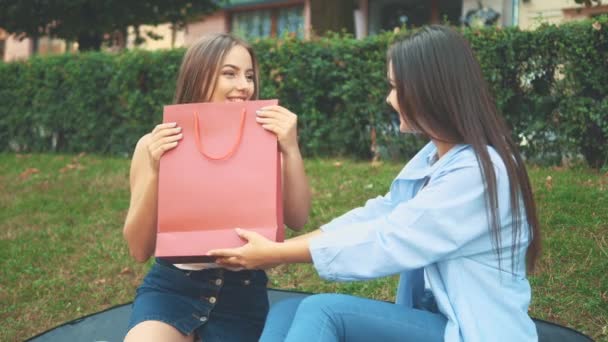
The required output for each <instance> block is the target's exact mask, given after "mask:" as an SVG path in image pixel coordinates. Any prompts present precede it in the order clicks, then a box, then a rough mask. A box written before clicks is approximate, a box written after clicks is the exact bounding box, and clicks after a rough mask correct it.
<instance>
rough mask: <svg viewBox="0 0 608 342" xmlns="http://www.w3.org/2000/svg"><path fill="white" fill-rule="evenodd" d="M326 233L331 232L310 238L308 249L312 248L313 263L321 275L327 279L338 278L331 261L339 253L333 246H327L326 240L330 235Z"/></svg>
mask: <svg viewBox="0 0 608 342" xmlns="http://www.w3.org/2000/svg"><path fill="white" fill-rule="evenodd" d="M321 229H322V228H321ZM324 235H330V234H328V233H323V234H322V235H320V236H315V237H314V238H312V239H311V240H310V244H309V246H308V249H309V250H310V256H311V258H312V263H313V265H314V267H315V269H316V270H317V273H318V274H319V276H320V277H321V278H323V279H327V280H336V274H335V272H333V271H332V269H331V263H332V261H333V260H334V258H335V257H336V255H337V253H336V252H335V251H332V250H331V248H327V247H326V246H325V244H326V242H325V241H324V240H325V239H327V238H328V236H324Z"/></svg>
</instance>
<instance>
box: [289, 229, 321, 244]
mask: <svg viewBox="0 0 608 342" xmlns="http://www.w3.org/2000/svg"><path fill="white" fill-rule="evenodd" d="M321 233H323V231H321V230H320V229H316V230H313V231H312V232H310V233H306V234H302V235H298V236H295V237H292V238H291V239H287V240H285V242H292V241H300V240H310V239H312V238H313V237H315V236H317V235H319V234H321Z"/></svg>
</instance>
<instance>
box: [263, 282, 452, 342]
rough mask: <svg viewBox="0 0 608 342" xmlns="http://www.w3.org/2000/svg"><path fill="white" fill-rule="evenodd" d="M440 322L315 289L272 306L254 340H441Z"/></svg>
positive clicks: (429, 314)
mask: <svg viewBox="0 0 608 342" xmlns="http://www.w3.org/2000/svg"><path fill="white" fill-rule="evenodd" d="M446 322H447V320H446V318H445V316H443V315H442V314H440V313H433V312H430V311H426V310H420V309H414V308H411V307H407V306H403V305H397V304H392V303H388V302H381V301H377V300H372V299H366V298H360V297H353V296H347V295H341V294H319V295H313V296H310V297H305V298H297V299H286V300H283V301H281V302H278V303H277V304H275V305H273V306H272V307H271V309H270V313H269V315H268V318H267V320H266V326H265V327H264V331H263V333H262V337H261V338H260V341H261V342H271V341H272V342H274V341H286V342H293V341H319V342H325V341H348V342H355V341H362V342H363V341H366V342H367V341H443V333H444V330H445V326H446Z"/></svg>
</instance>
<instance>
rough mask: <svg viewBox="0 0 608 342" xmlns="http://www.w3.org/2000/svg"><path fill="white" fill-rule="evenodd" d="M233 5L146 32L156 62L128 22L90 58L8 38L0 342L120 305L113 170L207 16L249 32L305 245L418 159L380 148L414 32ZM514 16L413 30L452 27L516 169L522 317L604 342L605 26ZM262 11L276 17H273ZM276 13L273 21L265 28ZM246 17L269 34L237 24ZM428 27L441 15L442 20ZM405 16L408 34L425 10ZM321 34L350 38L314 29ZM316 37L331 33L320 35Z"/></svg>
mask: <svg viewBox="0 0 608 342" xmlns="http://www.w3.org/2000/svg"><path fill="white" fill-rule="evenodd" d="M153 2H154V1H149V3H153ZM238 2H239V1H237V2H236V3H237V4H232V5H225V6H224V7H221V6H220V7H217V6H215V5H214V6H215V7H213V6H212V7H209V6H210V5H209V3H205V2H204V1H201V2H198V5H200V6H201V7H200V8H198V9H197V8H195V9H197V10H199V11H204V12H205V13H206V16H204V17H200V16H195V19H196V20H194V19H192V18H191V17H187V16H185V17H184V18H178V16H176V15H175V14H173V16H165V17H163V18H161V19H163V20H166V19H167V18H170V19H171V20H173V23H172V24H169V27H170V28H171V30H169V35H168V37H170V39H169V40H168V41H169V42H170V46H168V47H171V46H173V47H174V48H171V49H158V50H157V49H156V48H155V45H154V44H161V43H162V42H163V41H164V42H165V43H166V42H167V40H166V39H167V35H163V38H158V36H157V37H156V38H157V39H152V38H154V34H147V33H146V34H143V32H146V30H144V29H142V27H145V25H143V22H142V23H139V24H141V25H140V26H138V27H139V28H140V29H141V31H140V34H134V32H135V31H136V30H135V29H134V27H132V26H130V28H127V29H126V30H125V29H122V28H121V29H116V30H114V31H111V32H112V34H103V35H102V36H101V37H102V39H101V40H100V43H99V45H95V44H92V43H91V42H94V41H95V40H94V39H91V36H93V35H92V34H90V35H89V37H88V39H87V37H84V38H82V39H83V40H80V39H79V38H78V37H77V36H74V35H73V32H76V31H77V30H76V29H75V28H76V27H77V25H76V24H73V26H71V27H69V28H70V30H67V31H66V32H68V33H69V32H72V35H70V34H67V33H66V34H64V36H66V37H68V38H69V39H67V40H65V39H64V40H62V39H60V38H58V37H60V36H61V35H60V33H61V32H63V31H61V30H57V26H60V25H55V26H53V27H50V28H48V27H47V29H48V30H47V31H46V33H47V34H48V35H49V36H42V37H33V38H32V37H31V36H32V33H29V35H28V34H26V33H24V32H21V33H20V34H21V35H22V37H21V38H23V37H29V38H25V39H23V40H22V41H20V43H23V42H25V41H26V40H27V39H30V43H29V44H30V45H29V46H30V48H29V51H30V54H27V55H25V56H21V57H20V58H21V59H20V58H14V59H13V60H11V61H7V62H4V63H2V62H0V103H2V106H0V150H1V151H2V153H1V154H0V208H2V210H1V211H0V259H1V261H0V263H1V266H0V267H1V270H2V271H0V272H1V277H0V326H3V327H6V328H5V329H3V330H2V331H1V332H0V340H2V341H4V340H6V341H13V340H23V339H25V338H27V337H30V336H33V335H35V334H36V333H39V332H41V331H44V330H46V329H48V328H50V327H52V326H55V325H57V324H59V323H62V322H64V321H67V320H70V319H74V318H77V317H80V316H82V315H85V314H88V313H92V312H96V311H99V310H102V309H105V308H108V307H111V306H113V305H116V304H121V303H125V302H128V301H130V300H132V298H133V296H134V290H135V288H136V286H137V285H138V284H139V283H140V282H141V279H142V277H143V275H144V274H145V272H146V270H147V269H148V267H149V265H150V263H147V264H143V265H141V264H136V263H135V262H134V261H133V260H132V259H131V258H130V257H129V255H128V250H127V246H126V243H125V242H124V240H123V239H122V229H121V228H122V224H123V221H124V217H125V214H126V210H127V207H128V196H129V194H128V168H129V157H130V155H131V153H132V150H133V147H134V145H135V142H136V141H137V139H138V138H139V137H140V136H141V135H143V134H144V133H146V132H148V131H149V130H151V128H152V127H153V126H154V124H155V123H157V122H159V121H160V119H161V115H162V106H163V105H165V104H168V103H170V102H171V99H172V95H173V90H174V86H175V77H176V74H177V70H178V68H179V63H180V60H181V57H182V56H183V53H184V52H185V49H184V48H182V47H175V45H176V44H177V43H178V42H180V40H179V39H180V38H179V37H180V34H182V36H181V37H182V38H181V39H183V40H182V41H181V44H183V45H187V39H186V38H185V37H187V35H186V31H187V32H189V33H188V34H190V35H192V37H194V35H195V34H200V33H201V32H200V25H209V20H215V19H214V18H216V19H217V18H218V17H222V16H223V17H222V18H224V21H223V25H224V26H223V30H225V31H226V30H230V29H232V28H234V29H235V30H236V31H238V30H237V29H238V27H241V29H240V30H241V31H242V27H247V28H248V31H250V32H255V35H254V36H252V37H248V38H249V40H250V41H251V42H252V43H253V45H254V48H255V50H256V52H257V54H258V56H259V60H260V63H261V79H262V82H261V83H262V88H261V90H262V91H261V97H262V98H279V99H280V101H281V103H282V104H283V105H284V106H286V107H288V108H290V109H291V110H292V111H294V112H295V113H297V114H299V139H300V144H301V148H302V151H303V153H304V155H305V158H306V160H305V164H306V165H305V166H306V170H307V173H308V175H309V177H310V180H311V185H312V188H313V208H312V213H311V221H310V222H309V224H308V225H307V226H306V230H307V231H308V230H312V229H315V228H316V227H318V226H319V225H320V224H322V223H324V222H327V221H329V220H330V219H331V218H333V217H336V216H338V215H340V214H341V213H344V212H345V211H347V210H349V209H351V208H353V207H356V206H359V205H361V204H363V203H364V201H365V199H367V198H370V197H374V196H377V195H380V194H384V193H385V192H386V191H387V190H388V186H389V184H390V181H391V180H392V178H393V177H394V176H395V175H396V174H397V173H398V171H399V169H400V168H401V167H402V165H403V163H404V162H406V161H407V160H408V159H409V158H410V157H411V156H412V155H413V153H415V151H416V150H417V149H418V148H419V147H420V146H422V144H424V141H423V140H422V139H421V138H419V137H415V136H408V135H402V134H399V133H398V118H397V116H396V114H395V113H394V112H393V111H392V110H391V109H390V108H388V106H387V105H386V104H385V103H384V97H385V96H386V93H387V92H388V86H387V82H386V79H385V73H386V60H385V59H386V48H387V46H388V45H389V44H390V43H391V42H392V41H394V40H395V39H399V37H400V36H403V35H407V34H409V32H411V31H412V30H415V27H416V26H418V25H416V23H412V22H409V23H408V20H409V18H410V17H413V18H416V17H415V16H410V17H408V16H407V15H405V14H403V13H406V12H399V11H397V10H395V11H396V13H398V14H399V13H400V15H398V16H397V17H396V18H392V19H391V18H383V17H382V15H380V19H378V18H377V17H374V15H377V13H382V12H381V11H380V12H379V11H377V10H374V8H375V7H374V6H377V5H378V3H377V2H376V3H375V5H374V1H372V0H369V1H360V2H358V6H354V5H353V1H346V2H344V1H336V2H335V3H333V2H330V3H331V4H332V5H335V6H336V7H335V8H334V11H336V12H334V14H336V13H338V14H339V13H344V12H346V13H351V12H349V11H351V9H350V8H348V10H347V11H344V8H342V7H340V6H339V5H340V3H342V4H343V5H344V4H346V3H348V5H349V6H353V8H354V10H352V13H354V15H353V16H345V18H343V19H341V20H332V21H327V20H325V21H324V20H321V19H320V18H321V17H322V16H321V15H317V16H313V14H314V13H320V12H319V11H320V9H321V10H322V9H323V8H322V7H318V6H319V5H318V3H316V2H315V1H291V2H289V1H286V2H281V1H258V2H255V4H253V5H252V3H249V4H247V3H246V1H243V3H245V4H240V5H238ZM380 2H382V1H380ZM384 2H387V3H388V5H390V4H391V2H390V1H384ZM414 2H415V1H413V0H412V1H409V2H407V3H414ZM487 2H489V3H491V2H492V1H487ZM515 2H516V1H508V2H507V1H503V2H496V3H495V4H494V8H496V9H497V10H496V11H494V12H495V13H500V12H502V13H501V14H502V15H500V16H498V17H496V16H495V15H493V11H492V8H490V7H487V6H486V7H484V6H482V7H481V8H477V9H475V8H474V7H471V5H470V4H469V3H467V2H466V1H462V3H461V5H460V7H459V8H457V9H456V10H454V9H453V8H452V7H450V6H447V7H445V6H444V5H445V4H446V3H447V2H445V1H431V2H430V3H431V6H430V7H428V6H427V8H426V10H427V12H428V13H427V16H426V17H425V18H427V19H429V20H428V23H430V22H433V21H438V20H447V19H450V18H449V16H450V15H451V16H452V17H454V18H455V19H456V20H460V19H463V20H462V21H463V23H464V24H466V25H464V26H468V27H466V28H463V32H464V34H465V35H466V37H467V38H468V39H469V41H470V42H471V44H472V46H473V48H474V50H475V52H476V54H477V57H478V58H479V60H480V63H481V65H482V68H483V70H484V74H485V77H486V79H487V81H488V83H489V85H490V87H491V88H492V91H493V92H494V94H495V96H496V99H497V104H498V106H499V108H500V110H501V111H502V112H503V114H504V115H505V117H506V118H507V121H508V122H509V124H510V125H511V127H512V129H513V136H514V138H515V139H516V140H517V141H518V142H520V147H521V149H522V152H523V153H524V155H525V157H526V161H527V163H528V167H529V170H530V174H531V178H532V183H533V187H534V191H535V195H536V198H537V201H538V206H539V212H540V219H541V224H542V231H543V234H544V238H545V240H544V252H543V256H542V258H541V261H540V264H539V266H540V267H539V270H538V272H537V273H535V274H534V275H531V277H530V280H531V283H532V287H533V302H532V306H531V308H530V313H531V315H532V316H534V317H537V318H543V319H547V320H550V321H554V322H557V323H560V324H563V325H566V326H570V327H573V328H576V329H578V330H580V331H582V332H584V333H586V334H588V335H590V336H592V337H594V338H595V339H596V340H598V341H604V340H608V278H607V276H606V270H607V269H608V261H607V260H608V242H607V239H608V238H607V236H608V234H607V233H608V224H607V222H608V213H607V211H606V210H605V208H606V207H607V205H608V195H607V194H608V193H607V189H608V172H607V171H608V168H607V159H608V144H606V140H607V137H608V120H607V116H608V114H606V113H607V109H608V99H607V98H606V94H608V92H607V91H606V90H607V89H606V88H607V87H608V68H607V67H608V65H607V64H608V19H607V18H606V17H602V16H601V15H599V16H598V14H601V13H602V11H603V13H605V12H608V9H606V6H603V5H601V4H596V3H595V2H592V3H590V4H588V5H585V4H583V5H577V4H576V2H575V1H570V2H568V4H567V6H565V7H564V8H563V9H562V10H561V13H562V14H564V15H563V18H562V19H564V20H563V21H564V22H557V20H556V19H554V20H544V19H543V17H542V16H541V17H540V18H537V20H534V21H532V20H528V21H526V20H524V19H523V18H519V19H517V15H514V14H515V13H518V14H520V15H521V14H522V9H523V8H525V7H526V6H528V7H529V6H540V5H539V3H542V1H540V2H539V1H535V0H529V1H521V2H520V1H517V3H518V5H520V7H519V8H517V9H518V10H519V12H516V11H515V10H516V8H515V7H513V4H515ZM10 3H11V2H4V1H0V9H15V8H17V7H18V6H17V7H11V6H10ZM83 3H87V1H83ZM176 3H179V4H182V2H180V1H177V2H176ZM183 3H187V2H183ZM354 3H355V4H356V3H357V2H354ZM453 3H454V2H452V4H453ZM7 4H8V5H7ZM107 4H110V5H112V4H113V3H112V1H109V0H108V1H107ZM277 4H279V5H281V4H282V5H285V6H282V7H280V8H279V9H276V10H273V7H272V6H276V5H277ZM286 4H287V5H289V6H287V5H286ZM362 4H363V5H365V4H367V9H366V8H365V7H364V6H363V5H362ZM432 4H435V5H436V7H433V6H432ZM114 5H116V4H114ZM254 5H255V6H257V7H255V6H254ZM116 6H118V5H116ZM239 6H240V7H239ZM243 6H244V7H243ZM247 6H249V7H247ZM251 6H254V7H251ZM265 6H266V7H265ZM268 6H271V7H268ZM290 6H291V7H290ZM297 6H302V9H301V11H302V12H303V14H302V16H301V17H302V18H299V17H297V18H296V19H294V20H295V24H294V25H295V26H294V27H296V28H297V30H295V31H293V32H291V31H289V27H290V26H289V25H287V26H285V25H286V24H284V25H283V26H281V25H280V23H285V22H287V23H288V24H289V22H290V21H289V20H288V21H285V20H283V21H281V18H282V17H281V13H283V15H284V16H287V17H290V16H291V17H293V16H294V13H296V14H297V11H294V10H293V7H296V8H299V7H297ZM306 6H309V8H308V11H309V12H308V19H307V17H306V11H307V10H306ZM442 6H444V7H442ZM467 6H469V7H467ZM501 6H502V7H501ZM110 7H111V6H110ZM195 7H196V6H195ZM111 8H112V9H113V10H114V11H115V10H116V7H111ZM189 8H192V6H190V7H189ZM285 8H287V9H288V10H290V11H291V12H290V11H287V12H285V11H281V9H283V10H285ZM415 8H418V7H415ZM509 8H510V9H511V12H510V13H511V14H510V15H509V12H508V11H506V10H505V9H509ZM539 8H540V7H539ZM577 8H578V9H579V11H578V12H577V11H574V12H573V11H571V10H572V9H577ZM247 9H251V12H255V13H257V14H255V15H257V16H261V17H263V18H266V17H268V18H270V19H264V20H257V21H256V20H254V19H251V17H248V16H247V15H248V10H247ZM397 9H398V8H397ZM444 9H445V10H446V11H448V13H447V15H445V16H442V15H441V14H442V11H443V10H444ZM529 9H530V8H528V10H529ZM266 10H267V11H269V13H270V14H268V15H265V14H264V11H266ZM325 10H326V12H327V13H332V12H331V8H329V7H328V8H325ZM418 10H419V12H416V13H418V14H419V15H420V16H423V15H422V14H420V13H423V10H425V8H424V7H423V8H422V9H420V8H418ZM256 11H257V12H256ZM260 11H261V12H260ZM357 11H359V12H357ZM366 11H367V12H366ZM450 11H451V12H450ZM470 11H472V12H470ZM7 12H8V11H7ZM7 12H5V11H0V19H2V20H0V26H2V27H5V26H3V23H9V21H6V17H3V16H2V15H3V14H5V13H7ZM51 12H53V11H51ZM10 13H13V14H18V13H21V12H15V11H12V12H10ZM167 13H174V12H171V11H168V12H167ZM180 13H182V12H180ZM218 13H219V14H218ZM260 13H261V14H260ZM273 13H274V14H273ZM284 13H287V14H284ZM321 13H322V11H321ZM357 13H358V14H357ZM374 13H376V14H374ZM549 13H554V12H551V11H549ZM568 13H570V14H569V15H570V17H568V16H567V15H566V14H568ZM572 13H574V14H572ZM406 14H407V13H406ZM249 15H251V13H249ZM404 16H405V19H404ZM151 17H152V15H151ZM186 17H187V18H186ZM334 17H335V15H334ZM581 17H584V18H581ZM176 18H178V19H179V20H178V19H176ZM201 18H202V19H201ZM235 18H236V19H235ZM239 18H241V19H242V20H241V21H239V20H240V19H239ZM243 18H244V19H243ZM247 18H249V19H247ZM254 18H255V16H254ZM298 18H299V19H298ZM315 18H317V19H315ZM357 18H358V19H357ZM362 18H363V19H364V18H367V19H366V20H367V22H366V20H363V19H362ZM374 18H376V19H374ZM454 18H452V20H451V22H452V23H454ZM525 18H528V16H526V17H525ZM573 18H574V19H577V20H572V21H569V20H566V19H573ZM182 19H183V22H184V23H186V26H185V27H188V26H187V23H188V22H193V24H192V27H191V29H190V30H189V31H188V30H184V28H183V26H180V24H179V21H180V20H182ZM465 19H468V21H467V20H465ZM516 19H517V20H518V21H517V22H516ZM528 19H529V18H528ZM545 19H546V18H545ZM24 20H26V19H23V18H22V19H21V22H23V21H24ZM148 20H151V19H148ZM159 20H160V19H159ZM193 20H194V21H193ZM205 20H207V23H206V24H205ZM374 20H376V21H377V22H376V24H374V23H373V21H374ZM387 20H388V21H389V24H387V25H394V24H399V25H401V26H399V27H401V29H399V30H392V29H391V30H387V29H386V28H387V27H383V26H382V23H384V22H385V21H387ZM391 20H393V21H391ZM484 21H492V22H491V23H487V22H484ZM551 21H553V22H554V23H547V22H551ZM565 21H568V22H565ZM362 22H363V24H362ZM201 23H202V24H201ZM252 23H257V24H255V25H254V24H252ZM273 23H274V24H273ZM307 23H308V25H310V26H311V28H312V27H314V28H315V30H314V31H312V33H311V31H309V30H304V29H302V30H301V29H300V28H305V27H306V25H307ZM336 23H339V25H343V26H344V27H346V28H350V29H346V30H338V29H336V27H332V25H336ZM357 23H359V24H357ZM425 23H426V22H422V23H421V24H425ZM480 23H481V24H480ZM14 24H15V25H16V24H17V23H14ZM514 24H521V25H519V26H526V25H528V26H526V27H518V25H514ZM558 24H559V25H558ZM196 25H199V26H196ZM239 25H240V26H239ZM244 25H245V26H244ZM246 25H249V26H246ZM256 25H257V26H256ZM268 25H269V26H270V29H264V27H266V26H268ZM374 25H376V26H374ZM154 27H155V28H156V29H158V30H161V31H162V28H163V26H162V25H161V24H159V25H157V26H154ZM180 27H182V28H180ZM194 27H199V31H196V30H195V29H194ZM217 27H219V26H217ZM255 27H257V28H258V29H259V30H258V31H255V30H254V28H255ZM273 27H274V29H273ZM281 27H287V28H288V29H287V30H286V31H281V30H279V28H281ZM361 27H363V28H366V30H363V29H362V28H361ZM5 28H6V27H5ZM13 30H15V31H18V30H16V29H13ZM106 30H108V29H107V28H106ZM129 30H131V31H129ZM180 30H182V31H180ZM331 30H336V31H341V33H338V34H335V33H328V32H326V31H331ZM9 32H10V31H9ZM36 32H39V31H36ZM116 32H118V33H116ZM120 32H122V33H124V34H123V35H122V38H120V36H121V34H119V33H120ZM180 32H182V33H180ZM196 32H198V33H196ZM349 32H350V33H349ZM237 33H238V32H237ZM15 34H17V35H18V34H19V33H15ZM15 34H12V35H10V36H8V38H7V37H5V39H4V41H5V42H9V41H11V40H14V39H15V38H14V37H15ZM256 35H257V36H256ZM5 36H6V35H5ZM144 36H145V37H147V38H148V39H147V40H146V39H145V38H143V37H144ZM1 37H2V36H1V35H0V38H1ZM129 37H134V38H133V39H132V40H131V41H132V42H133V43H128V42H129ZM121 39H122V40H121ZM138 39H139V40H138ZM0 40H2V39H0ZM17 40H18V39H17ZM34 41H35V43H34ZM121 41H122V42H123V43H120V42H121ZM135 41H138V43H137V44H135ZM24 44H25V43H24ZM45 44H46V45H45ZM87 44H88V45H87ZM121 44H122V45H121ZM129 44H132V45H129ZM9 46H10V44H4V47H3V49H4V51H3V57H4V59H5V60H6V59H7V56H9V55H10V54H9V52H10V51H15V50H10V49H6V48H7V47H9ZM45 46H46V47H52V46H55V48H56V49H55V50H53V49H50V48H49V49H47V50H45ZM83 47H86V49H85V48H83ZM160 47H162V44H161V46H160ZM165 47H167V46H165ZM78 49H80V50H81V51H79V52H78V51H76V50H78ZM83 50H90V51H88V52H84V51H83ZM151 50H152V51H151ZM31 52H35V53H34V54H33V55H32V54H31ZM47 52H48V53H47ZM10 56H14V55H10ZM11 58H13V57H11ZM15 59H16V60H15ZM319 85H323V86H322V87H320V86H319ZM270 276H271V277H270V278H271V284H270V286H271V287H275V288H283V289H296V290H303V291H311V292H325V291H332V292H341V293H351V294H356V295H361V296H366V297H372V298H377V299H385V300H392V299H393V298H394V289H395V285H396V279H395V278H394V277H388V278H383V279H379V280H376V281H371V282H359V283H342V284H336V283H328V282H324V281H322V280H321V279H319V278H318V276H316V274H315V272H314V270H313V269H312V268H311V267H310V266H307V265H293V266H281V267H278V268H276V269H273V270H271V271H270Z"/></svg>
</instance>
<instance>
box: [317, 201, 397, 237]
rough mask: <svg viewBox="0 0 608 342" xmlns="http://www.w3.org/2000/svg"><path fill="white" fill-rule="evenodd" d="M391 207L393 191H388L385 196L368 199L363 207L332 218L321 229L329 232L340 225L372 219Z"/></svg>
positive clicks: (387, 211)
mask: <svg viewBox="0 0 608 342" xmlns="http://www.w3.org/2000/svg"><path fill="white" fill-rule="evenodd" d="M391 209H392V205H391V193H390V192H388V193H387V194H386V195H384V196H378V197H376V198H372V199H370V200H368V201H367V202H365V205H364V206H363V207H359V208H355V209H353V210H351V211H348V212H347V213H345V214H343V215H342V216H339V217H337V218H335V219H333V220H331V221H330V222H329V223H326V224H324V225H322V226H321V227H320V229H321V230H322V231H324V232H329V231H332V230H336V229H338V228H340V227H345V226H348V225H350V224H352V223H356V222H363V221H367V220H371V219H373V218H375V217H377V216H378V215H382V214H387V213H389V212H390V211H391Z"/></svg>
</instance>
